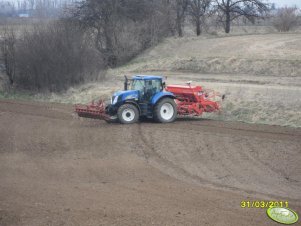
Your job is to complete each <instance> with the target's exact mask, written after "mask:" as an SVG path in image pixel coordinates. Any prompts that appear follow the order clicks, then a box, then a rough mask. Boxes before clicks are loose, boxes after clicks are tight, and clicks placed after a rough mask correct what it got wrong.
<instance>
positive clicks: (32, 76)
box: [1, 21, 104, 91]
mask: <svg viewBox="0 0 301 226" xmlns="http://www.w3.org/2000/svg"><path fill="white" fill-rule="evenodd" d="M93 44H94V43H90V40H89V38H88V37H86V35H85V32H83V31H82V30H81V29H80V27H79V26H77V25H76V24H75V23H73V22H70V21H55V22H51V23H49V24H46V25H45V24H38V25H35V26H34V27H33V28H30V29H28V28H27V29H25V30H23V31H22V32H21V34H20V37H18V38H17V39H16V38H15V36H14V35H13V33H8V35H6V36H5V38H4V41H2V45H1V46H2V52H3V57H4V62H7V63H5V69H6V72H7V74H8V76H9V78H10V80H11V83H12V82H14V83H15V84H16V86H18V87H22V88H26V89H32V90H39V91H41V90H49V91H60V90H63V89H66V88H68V87H69V86H71V85H75V84H79V83H81V82H83V81H85V80H89V79H93V78H95V77H96V76H97V75H98V73H99V70H100V69H101V68H104V65H103V62H102V57H101V54H100V53H99V52H98V51H96V50H95V49H94V46H93Z"/></svg>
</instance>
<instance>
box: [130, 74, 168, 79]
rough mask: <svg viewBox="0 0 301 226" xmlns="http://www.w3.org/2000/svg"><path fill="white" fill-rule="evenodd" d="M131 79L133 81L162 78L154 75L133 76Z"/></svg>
mask: <svg viewBox="0 0 301 226" xmlns="http://www.w3.org/2000/svg"><path fill="white" fill-rule="evenodd" d="M133 79H135V80H156V79H157V80H162V79H163V77H162V76H156V75H135V76H133Z"/></svg>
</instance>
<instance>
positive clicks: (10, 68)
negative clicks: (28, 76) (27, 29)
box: [1, 28, 16, 85]
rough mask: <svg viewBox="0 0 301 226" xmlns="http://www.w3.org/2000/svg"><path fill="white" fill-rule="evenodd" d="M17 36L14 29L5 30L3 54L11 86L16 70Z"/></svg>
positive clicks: (2, 41) (2, 45) (2, 43)
mask: <svg viewBox="0 0 301 226" xmlns="http://www.w3.org/2000/svg"><path fill="white" fill-rule="evenodd" d="M15 48H16V36H15V32H14V31H13V30H12V29H9V28H5V29H4V32H3V38H2V40H1V53H2V59H3V62H4V67H5V72H6V74H7V76H8V79H9V83H10V85H13V83H14V78H15V70H16V58H15V51H16V50H15Z"/></svg>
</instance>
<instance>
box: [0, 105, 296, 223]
mask: <svg viewBox="0 0 301 226" xmlns="http://www.w3.org/2000/svg"><path fill="white" fill-rule="evenodd" d="M300 162H301V129H293V128H286V127H276V126H263V125H248V124H242V123H232V122H218V121H210V120H202V119H179V120H178V121H177V122H175V123H173V124H168V125H166V124H165V125H163V124H155V123H150V122H145V123H140V124H135V125H119V124H106V123H105V122H102V121H96V120H80V119H77V118H76V117H74V116H73V115H72V106H70V105H59V104H43V103H32V102H18V101H7V100H0V182H1V183H0V225H1V226H3V225H14V226H15V225H31V226H35V225H277V224H276V223H274V222H272V221H271V220H270V219H268V218H267V217H266V214H265V210H264V209H255V208H249V209H242V208H241V207H240V202H241V201H242V200H279V201H289V206H290V207H291V208H293V209H294V210H296V211H297V212H298V213H300V212H301V190H300V186H301V174H300V173H301V165H300Z"/></svg>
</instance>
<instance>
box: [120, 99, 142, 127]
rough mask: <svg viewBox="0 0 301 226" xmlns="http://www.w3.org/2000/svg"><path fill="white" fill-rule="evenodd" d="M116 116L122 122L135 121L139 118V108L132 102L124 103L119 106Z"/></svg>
mask: <svg viewBox="0 0 301 226" xmlns="http://www.w3.org/2000/svg"><path fill="white" fill-rule="evenodd" d="M117 117H118V119H119V121H120V122H121V123H122V124H130V123H135V122H137V121H138V120H139V110H138V108H137V107H136V106H134V105H132V104H124V105H121V106H120V107H119V109H118V111H117Z"/></svg>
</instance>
